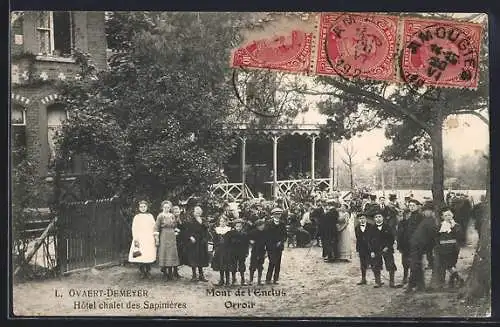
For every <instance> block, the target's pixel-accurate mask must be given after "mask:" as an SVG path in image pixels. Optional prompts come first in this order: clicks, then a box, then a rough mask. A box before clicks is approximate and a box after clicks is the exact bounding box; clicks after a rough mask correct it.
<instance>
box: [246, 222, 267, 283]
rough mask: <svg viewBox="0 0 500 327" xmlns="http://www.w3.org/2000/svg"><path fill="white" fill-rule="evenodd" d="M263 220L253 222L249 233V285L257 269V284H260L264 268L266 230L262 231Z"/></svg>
mask: <svg viewBox="0 0 500 327" xmlns="http://www.w3.org/2000/svg"><path fill="white" fill-rule="evenodd" d="M265 224H266V222H265V220H264V219H259V220H257V221H256V222H255V229H254V230H252V231H251V232H250V234H249V237H248V238H249V239H250V244H251V245H252V253H251V255H250V283H249V284H250V285H251V284H252V283H253V276H254V274H255V271H256V270H257V284H258V285H262V271H263V270H264V260H265V256H266V232H265V231H264V227H265Z"/></svg>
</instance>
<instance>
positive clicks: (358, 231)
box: [354, 213, 374, 285]
mask: <svg viewBox="0 0 500 327" xmlns="http://www.w3.org/2000/svg"><path fill="white" fill-rule="evenodd" d="M356 217H357V218H358V220H359V224H358V226H356V227H355V228H354V234H355V235H356V252H358V255H359V264H360V268H361V281H360V282H358V285H366V270H367V269H368V265H369V264H370V261H371V259H370V238H371V234H372V233H373V228H374V227H373V225H371V224H368V223H367V219H366V214H365V213H358V214H357V216H356Z"/></svg>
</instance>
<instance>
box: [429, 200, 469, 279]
mask: <svg viewBox="0 0 500 327" xmlns="http://www.w3.org/2000/svg"><path fill="white" fill-rule="evenodd" d="M438 228H439V231H438V237H437V243H438V244H437V246H436V252H437V253H438V255H439V258H440V265H441V271H443V270H445V271H444V275H443V277H445V274H446V271H448V273H449V274H450V281H449V286H450V287H455V283H456V282H458V283H459V284H460V285H461V284H463V283H464V280H463V279H462V278H461V277H460V276H459V275H458V272H457V269H456V267H455V266H456V264H457V260H458V254H459V252H460V246H459V244H460V240H461V237H462V230H461V227H460V225H459V224H458V223H456V222H455V219H454V217H453V212H452V211H451V209H450V208H448V207H445V208H443V209H441V224H440V225H439V226H438Z"/></svg>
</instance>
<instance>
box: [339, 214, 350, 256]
mask: <svg viewBox="0 0 500 327" xmlns="http://www.w3.org/2000/svg"><path fill="white" fill-rule="evenodd" d="M352 234H353V231H352V219H351V220H350V221H349V223H348V224H347V226H345V227H344V229H343V230H341V231H339V233H338V242H337V254H338V258H337V259H341V260H351V259H352V239H351V236H352Z"/></svg>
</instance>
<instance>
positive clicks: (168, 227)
mask: <svg viewBox="0 0 500 327" xmlns="http://www.w3.org/2000/svg"><path fill="white" fill-rule="evenodd" d="M171 207H172V202H170V201H168V200H167V201H163V202H162V203H161V208H162V210H163V211H162V212H161V213H160V214H159V215H158V218H156V224H155V241H156V246H158V264H159V265H160V269H161V272H162V273H163V277H164V278H166V280H172V279H173V277H174V276H173V268H174V267H176V268H177V266H178V265H179V255H178V254H177V236H176V233H175V231H174V229H175V228H176V222H175V217H174V215H173V214H172V213H171V212H170V209H171Z"/></svg>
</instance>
